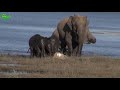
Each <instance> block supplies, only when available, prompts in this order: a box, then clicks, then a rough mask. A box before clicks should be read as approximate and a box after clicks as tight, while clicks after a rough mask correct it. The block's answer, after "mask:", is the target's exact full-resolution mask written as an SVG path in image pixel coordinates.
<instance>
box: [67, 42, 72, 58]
mask: <svg viewBox="0 0 120 90" xmlns="http://www.w3.org/2000/svg"><path fill="white" fill-rule="evenodd" d="M67 46H68V55H69V56H71V55H73V48H72V42H71V41H69V42H67Z"/></svg>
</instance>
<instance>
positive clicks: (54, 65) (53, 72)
mask: <svg viewBox="0 0 120 90" xmlns="http://www.w3.org/2000/svg"><path fill="white" fill-rule="evenodd" d="M83 77H84V78H96V77H99V78H101V77H103V78H109V77H110V78H116V77H120V59H115V58H111V57H102V56H92V57H85V56H83V57H69V58H67V59H65V60H59V59H53V58H52V57H46V58H42V59H40V58H29V57H27V56H24V57H23V56H9V55H1V56H0V78H83Z"/></svg>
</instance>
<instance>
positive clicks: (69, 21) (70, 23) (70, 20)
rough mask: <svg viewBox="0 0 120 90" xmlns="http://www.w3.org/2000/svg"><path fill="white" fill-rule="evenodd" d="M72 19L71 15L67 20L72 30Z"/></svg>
mask: <svg viewBox="0 0 120 90" xmlns="http://www.w3.org/2000/svg"><path fill="white" fill-rule="evenodd" d="M72 19H73V16H70V17H69V19H68V22H67V25H68V27H69V28H70V30H72Z"/></svg>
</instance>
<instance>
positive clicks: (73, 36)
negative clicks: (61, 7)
mask: <svg viewBox="0 0 120 90" xmlns="http://www.w3.org/2000/svg"><path fill="white" fill-rule="evenodd" d="M52 35H53V36H55V37H56V38H59V40H60V42H61V49H62V51H63V53H65V52H66V46H67V47H68V52H69V55H70V56H71V55H76V56H79V55H81V51H82V47H83V43H88V44H90V43H95V42H96V38H95V37H94V36H93V35H92V34H91V33H90V31H89V28H88V20H87V17H86V16H79V15H74V16H70V17H69V18H65V19H63V20H61V21H60V22H59V23H58V25H57V29H56V30H55V31H54V32H53V34H52Z"/></svg>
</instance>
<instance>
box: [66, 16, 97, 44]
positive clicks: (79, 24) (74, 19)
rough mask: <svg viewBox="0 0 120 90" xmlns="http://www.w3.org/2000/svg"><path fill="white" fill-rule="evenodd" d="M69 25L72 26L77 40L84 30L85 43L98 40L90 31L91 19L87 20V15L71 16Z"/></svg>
mask: <svg viewBox="0 0 120 90" xmlns="http://www.w3.org/2000/svg"><path fill="white" fill-rule="evenodd" d="M67 25H68V27H69V28H70V30H71V32H72V36H73V38H74V40H75V41H76V40H78V37H79V36H80V35H81V33H82V32H84V34H85V35H84V36H83V37H84V43H87V44H90V43H95V42H96V38H95V37H94V36H93V35H92V33H91V32H90V31H89V27H88V25H89V21H88V20H87V17H86V16H79V15H74V16H70V17H69V19H68V22H67ZM81 29H83V30H81Z"/></svg>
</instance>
